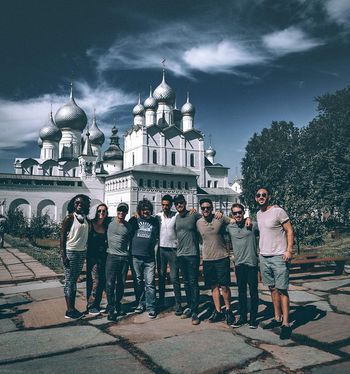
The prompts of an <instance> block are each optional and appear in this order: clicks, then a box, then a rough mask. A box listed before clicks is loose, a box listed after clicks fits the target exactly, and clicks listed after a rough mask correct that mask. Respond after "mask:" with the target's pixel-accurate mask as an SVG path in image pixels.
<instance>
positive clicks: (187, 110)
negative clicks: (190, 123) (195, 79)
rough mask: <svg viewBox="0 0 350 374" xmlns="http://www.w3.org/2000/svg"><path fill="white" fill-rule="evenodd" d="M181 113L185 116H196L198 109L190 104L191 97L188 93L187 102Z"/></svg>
mask: <svg viewBox="0 0 350 374" xmlns="http://www.w3.org/2000/svg"><path fill="white" fill-rule="evenodd" d="M181 113H182V115H184V116H192V117H193V116H194V115H195V113H196V108H195V107H194V105H193V104H192V103H190V95H189V93H188V92H187V101H186V103H185V104H184V105H183V106H182V108H181Z"/></svg>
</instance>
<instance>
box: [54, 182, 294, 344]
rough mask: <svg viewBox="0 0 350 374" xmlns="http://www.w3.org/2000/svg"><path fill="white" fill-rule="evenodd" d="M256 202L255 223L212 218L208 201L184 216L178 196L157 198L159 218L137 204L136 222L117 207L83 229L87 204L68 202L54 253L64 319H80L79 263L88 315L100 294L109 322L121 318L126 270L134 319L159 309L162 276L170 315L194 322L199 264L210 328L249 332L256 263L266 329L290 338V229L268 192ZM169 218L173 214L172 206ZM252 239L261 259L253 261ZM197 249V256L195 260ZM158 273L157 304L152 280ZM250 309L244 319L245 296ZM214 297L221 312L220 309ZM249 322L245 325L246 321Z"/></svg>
mask: <svg viewBox="0 0 350 374" xmlns="http://www.w3.org/2000/svg"><path fill="white" fill-rule="evenodd" d="M255 200H256V202H257V204H258V206H259V211H258V213H257V222H255V221H252V220H251V219H250V218H245V217H244V207H243V206H242V205H241V204H238V203H236V204H233V205H232V207H231V214H230V217H227V216H224V215H223V214H222V213H221V212H214V209H213V203H212V201H211V200H210V199H208V198H204V199H202V200H200V203H199V205H200V210H201V214H200V213H199V212H197V211H196V210H194V209H187V203H186V200H185V197H184V196H183V195H181V194H180V195H176V196H175V197H174V198H172V197H171V196H170V195H165V196H163V197H162V200H161V204H162V210H161V212H159V213H157V214H155V215H154V214H153V213H154V212H153V205H152V203H151V202H150V201H149V200H147V199H143V200H141V201H140V202H139V203H138V206H137V214H135V215H133V216H132V217H131V218H130V219H129V221H126V220H125V217H126V216H127V214H128V212H129V207H128V205H127V204H126V203H123V202H121V203H120V204H119V205H118V207H117V216H116V217H108V208H107V206H106V205H105V204H100V205H99V206H98V207H97V209H96V215H95V218H94V219H92V220H91V221H89V220H88V219H87V215H88V213H89V209H90V199H89V198H88V197H87V196H85V195H77V196H75V197H74V198H73V199H72V200H71V201H70V203H69V205H68V212H69V214H68V216H67V217H66V218H65V219H64V221H63V224H62V233H61V251H62V260H63V264H64V272H65V286H64V293H65V298H66V303H67V311H66V318H71V319H79V318H81V317H82V316H83V313H81V312H79V311H78V310H77V309H76V308H75V297H76V283H77V280H78V277H79V274H80V272H81V270H82V267H83V263H84V260H85V258H86V264H87V265H86V270H87V278H86V292H87V312H88V313H89V314H93V315H97V314H99V313H101V312H102V310H101V307H100V303H101V299H102V294H103V291H104V290H105V291H106V295H107V309H106V312H107V313H108V317H107V318H108V320H110V321H116V320H117V317H118V315H121V314H124V311H123V310H122V304H121V301H122V298H123V295H124V288H125V282H126V279H127V273H128V270H129V267H130V268H131V270H132V274H133V281H134V289H135V296H136V302H137V306H136V308H135V312H136V313H143V312H145V311H147V312H148V316H149V318H150V319H154V318H156V316H157V311H158V310H159V308H162V307H163V306H164V304H165V289H166V287H165V284H166V280H167V270H168V268H169V269H170V281H171V283H172V285H173V290H174V296H175V315H177V316H179V317H180V318H183V319H184V318H190V319H191V320H192V324H193V325H198V324H200V318H199V315H198V314H199V310H198V307H199V295H200V292H199V283H198V282H199V267H200V256H201V257H202V260H203V274H204V280H205V286H206V287H207V288H209V289H211V291H212V301H213V313H212V314H211V316H210V317H209V322H211V323H214V322H219V321H226V323H227V324H228V325H230V326H232V327H237V328H238V327H241V326H243V325H246V324H249V327H250V328H257V326H258V323H257V314H258V305H259V297H258V272H259V263H260V271H261V275H262V280H263V283H264V284H266V285H268V287H269V289H270V291H271V296H272V302H273V306H274V318H273V319H272V320H271V321H270V323H268V324H267V325H265V328H275V327H280V328H281V332H280V337H281V339H286V338H288V337H289V336H290V333H291V328H290V326H289V321H288V314H289V297H288V278H289V274H288V263H289V261H290V259H291V257H292V246H293V229H292V226H291V223H290V221H289V218H288V216H287V214H286V212H285V211H284V210H283V209H282V208H281V207H279V206H276V205H271V204H270V200H271V193H270V191H269V190H268V189H267V188H265V187H262V188H260V189H259V190H258V191H257V193H256V197H255ZM173 205H174V206H175V210H176V211H174V210H172V206H173ZM225 235H226V236H227V237H229V241H230V243H231V247H232V251H233V256H234V262H235V273H236V278H237V286H238V301H239V318H237V319H236V318H235V316H234V314H233V312H232V309H231V301H232V300H231V290H230V285H231V272H230V268H231V266H230V256H231V254H230V249H229V248H228V246H227V243H226V242H225V239H224V237H225ZM257 237H259V249H260V255H258V253H257ZM200 244H201V253H200ZM156 270H157V273H158V279H159V281H158V283H159V287H158V301H157V298H156V283H155V273H156ZM179 272H181V274H182V278H183V282H184V289H185V295H186V305H185V306H184V305H183V303H182V297H181V285H180V278H179ZM248 286H249V293H250V308H249V311H248V303H247V288H248ZM221 297H222V298H223V301H224V308H222V306H221ZM248 314H249V318H248Z"/></svg>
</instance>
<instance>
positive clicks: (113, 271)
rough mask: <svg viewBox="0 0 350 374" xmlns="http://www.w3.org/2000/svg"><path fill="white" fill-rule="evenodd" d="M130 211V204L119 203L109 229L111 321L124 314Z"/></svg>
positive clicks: (107, 272)
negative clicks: (122, 301) (122, 303)
mask: <svg viewBox="0 0 350 374" xmlns="http://www.w3.org/2000/svg"><path fill="white" fill-rule="evenodd" d="M128 212H129V206H128V204H126V203H119V205H118V207H117V216H116V217H115V218H113V219H112V220H111V221H110V222H109V225H108V230H107V241H108V248H107V261H106V294H107V303H108V304H107V312H108V317H107V318H108V320H109V321H116V320H117V316H118V315H122V314H124V312H123V311H122V309H121V300H122V298H123V295H124V288H125V282H126V277H127V274H128V269H129V258H130V251H129V243H130V238H131V226H130V224H129V223H128V222H127V221H126V220H125V217H126V215H127V214H128Z"/></svg>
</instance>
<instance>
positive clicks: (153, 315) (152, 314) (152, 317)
mask: <svg viewBox="0 0 350 374" xmlns="http://www.w3.org/2000/svg"><path fill="white" fill-rule="evenodd" d="M156 317H157V313H156V312H155V311H154V310H151V311H150V312H148V318H149V319H155V318H156Z"/></svg>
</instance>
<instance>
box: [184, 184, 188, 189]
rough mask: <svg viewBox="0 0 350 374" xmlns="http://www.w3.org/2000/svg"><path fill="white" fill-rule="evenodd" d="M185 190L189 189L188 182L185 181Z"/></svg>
mask: <svg viewBox="0 0 350 374" xmlns="http://www.w3.org/2000/svg"><path fill="white" fill-rule="evenodd" d="M185 190H188V182H185Z"/></svg>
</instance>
